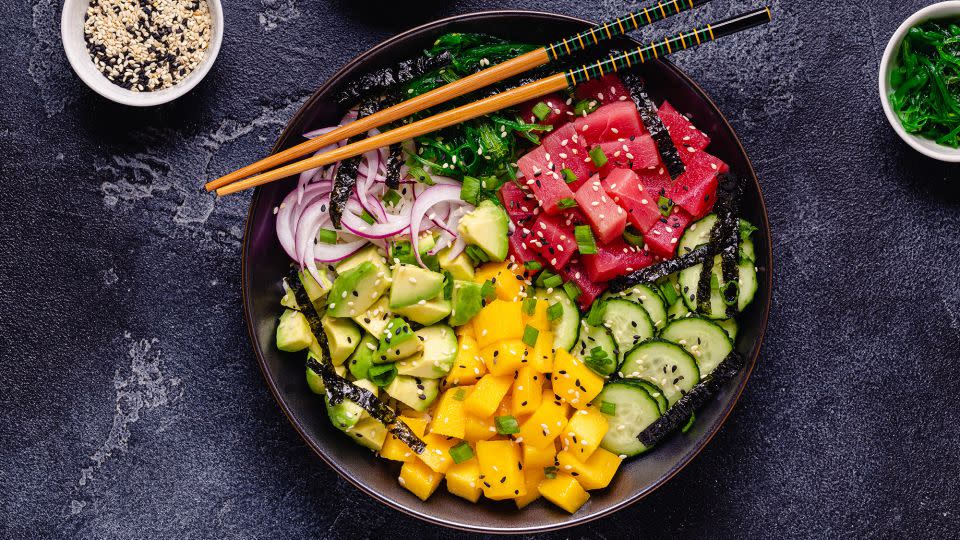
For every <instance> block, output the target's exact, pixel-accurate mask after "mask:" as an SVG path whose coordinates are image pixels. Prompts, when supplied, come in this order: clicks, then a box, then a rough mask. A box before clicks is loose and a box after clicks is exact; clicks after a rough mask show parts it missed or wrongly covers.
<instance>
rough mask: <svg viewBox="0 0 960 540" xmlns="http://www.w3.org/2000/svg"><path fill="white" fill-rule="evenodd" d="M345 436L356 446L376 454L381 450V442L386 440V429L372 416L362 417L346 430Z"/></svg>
mask: <svg viewBox="0 0 960 540" xmlns="http://www.w3.org/2000/svg"><path fill="white" fill-rule="evenodd" d="M347 434H348V435H350V438H351V439H353V440H354V441H355V442H356V443H357V444H359V445H361V446H365V447H367V448H369V449H371V450H373V451H375V452H378V451H380V449H381V448H383V441H385V440H386V439H387V427H386V426H384V425H383V423H382V422H380V421H379V420H377V419H376V418H373V417H372V416H364V417H363V418H361V419H360V421H359V422H357V424H356V425H355V426H353V427H352V428H350V429H348V430H347Z"/></svg>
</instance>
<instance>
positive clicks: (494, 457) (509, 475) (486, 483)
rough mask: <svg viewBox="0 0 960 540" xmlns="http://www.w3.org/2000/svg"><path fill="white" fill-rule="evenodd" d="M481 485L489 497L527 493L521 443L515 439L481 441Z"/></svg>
mask: <svg viewBox="0 0 960 540" xmlns="http://www.w3.org/2000/svg"><path fill="white" fill-rule="evenodd" d="M476 452H477V461H479V462H480V474H481V475H482V478H480V486H481V489H483V494H484V495H485V496H486V497H487V498H488V499H494V500H498V501H499V500H503V499H513V498H515V497H518V496H524V495H526V494H527V487H526V483H525V480H524V477H523V471H522V469H521V467H522V466H523V465H522V463H521V461H520V445H518V444H516V443H515V442H513V441H507V440H504V441H480V442H478V443H477V450H476Z"/></svg>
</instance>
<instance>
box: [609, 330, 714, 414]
mask: <svg viewBox="0 0 960 540" xmlns="http://www.w3.org/2000/svg"><path fill="white" fill-rule="evenodd" d="M620 376H621V377H624V378H627V379H640V380H645V381H649V382H651V383H653V384H655V385H657V386H659V387H660V388H661V389H662V390H663V396H664V397H665V398H667V402H668V403H669V404H670V405H671V406H672V405H673V404H674V403H676V402H677V400H679V399H680V398H681V397H683V394H685V393H687V392H689V391H690V390H692V389H693V387H694V386H696V384H697V383H698V382H700V368H698V367H697V361H696V360H695V359H694V358H693V356H691V355H690V353H688V352H687V351H685V350H683V348H682V347H680V346H679V345H676V344H674V343H670V342H669V341H662V340H659V339H654V340H650V341H647V342H646V343H643V344H641V345H639V346H637V347H636V348H634V349H633V350H632V351H630V352H629V353H627V356H626V358H624V360H623V365H621V366H620Z"/></svg>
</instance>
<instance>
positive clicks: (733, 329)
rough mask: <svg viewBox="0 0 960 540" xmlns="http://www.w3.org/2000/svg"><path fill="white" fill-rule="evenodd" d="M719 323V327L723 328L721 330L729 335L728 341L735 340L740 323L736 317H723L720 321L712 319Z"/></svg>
mask: <svg viewBox="0 0 960 540" xmlns="http://www.w3.org/2000/svg"><path fill="white" fill-rule="evenodd" d="M714 322H716V323H717V324H719V325H720V328H723V331H724V332H726V333H727V335H728V336H730V341H732V342H734V343H736V342H737V333H738V332H739V331H740V323H738V322H737V320H736V319H724V320H722V321H714Z"/></svg>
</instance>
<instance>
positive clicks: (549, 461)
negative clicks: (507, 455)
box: [520, 443, 557, 469]
mask: <svg viewBox="0 0 960 540" xmlns="http://www.w3.org/2000/svg"><path fill="white" fill-rule="evenodd" d="M520 450H521V454H522V456H523V466H524V467H525V468H531V469H543V468H544V467H553V466H554V465H556V464H557V449H556V448H555V447H554V445H553V444H548V445H546V446H543V447H537V446H533V445H532V444H527V443H523V444H521V445H520Z"/></svg>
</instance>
